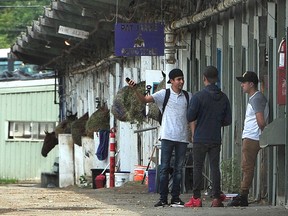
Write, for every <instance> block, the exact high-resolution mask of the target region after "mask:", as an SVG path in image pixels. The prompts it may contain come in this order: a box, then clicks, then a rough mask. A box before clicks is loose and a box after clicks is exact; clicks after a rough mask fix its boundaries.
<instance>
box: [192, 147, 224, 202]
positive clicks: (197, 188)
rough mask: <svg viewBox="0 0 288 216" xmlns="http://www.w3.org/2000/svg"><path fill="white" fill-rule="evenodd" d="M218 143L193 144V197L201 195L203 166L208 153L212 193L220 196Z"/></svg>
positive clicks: (219, 148)
mask: <svg viewBox="0 0 288 216" xmlns="http://www.w3.org/2000/svg"><path fill="white" fill-rule="evenodd" d="M220 150H221V145H220V144H204V143H201V144H194V145H193V195H194V198H200V197H201V189H202V185H203V182H202V181H203V176H202V172H203V166H204V161H205V158H206V153H208V157H209V164H210V171H211V175H212V195H213V197H214V198H219V197H220V192H221V189H220V167H219V160H220Z"/></svg>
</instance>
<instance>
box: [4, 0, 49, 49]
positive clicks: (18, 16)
mask: <svg viewBox="0 0 288 216" xmlns="http://www.w3.org/2000/svg"><path fill="white" fill-rule="evenodd" d="M49 4H50V0H30V1H29V0H20V1H13V0H0V48H8V47H11V45H12V44H13V43H15V41H16V39H17V37H18V36H19V35H20V34H21V32H25V31H26V26H29V25H31V24H32V21H33V20H37V19H38V17H39V16H40V15H42V14H43V13H44V6H45V5H46V6H47V5H49Z"/></svg>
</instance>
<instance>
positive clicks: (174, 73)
mask: <svg viewBox="0 0 288 216" xmlns="http://www.w3.org/2000/svg"><path fill="white" fill-rule="evenodd" d="M180 76H182V77H183V76H184V75H183V72H182V70H180V69H178V68H176V69H173V70H171V71H170V73H169V80H168V82H167V83H171V82H170V79H174V78H176V77H180Z"/></svg>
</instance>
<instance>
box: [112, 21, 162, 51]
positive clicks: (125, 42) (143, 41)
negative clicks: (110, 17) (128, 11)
mask: <svg viewBox="0 0 288 216" xmlns="http://www.w3.org/2000/svg"><path fill="white" fill-rule="evenodd" d="M115 55H116V56H163V55H164V25H163V24H161V23H116V25H115Z"/></svg>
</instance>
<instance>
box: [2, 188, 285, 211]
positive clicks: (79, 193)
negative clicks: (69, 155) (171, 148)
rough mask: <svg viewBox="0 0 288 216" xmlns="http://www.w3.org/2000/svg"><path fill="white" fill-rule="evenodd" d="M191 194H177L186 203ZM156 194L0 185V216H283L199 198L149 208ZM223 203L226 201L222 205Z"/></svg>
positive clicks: (266, 207)
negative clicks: (191, 203) (197, 203)
mask: <svg viewBox="0 0 288 216" xmlns="http://www.w3.org/2000/svg"><path fill="white" fill-rule="evenodd" d="M190 196H191V194H189V193H185V194H183V195H181V198H182V200H183V201H188V200H189V198H190ZM158 198H159V194H156V193H148V188H147V186H146V185H141V184H140V183H138V182H128V183H126V184H125V185H123V186H122V187H116V188H112V189H110V188H102V189H91V188H79V187H76V186H71V187H67V188H41V187H40V184H31V183H30V184H13V185H0V215H21V216H22V215H23V216H27V215H29V216H34V215H37V216H38V215H41V216H42V215H53V216H60V215H61V216H62V215H63V216H66V215H67V216H68V215H69V216H71V215H117V216H121V215H125V216H130V215H133V216H134V215H135V216H137V215H151V216H152V215H153V216H157V215H159V216H160V215H165V216H170V215H171V216H172V215H173V216H174V215H181V216H182V215H197V216H202V215H203V216H204V215H205V216H210V215H211V216H212V215H213V216H217V215H219V216H220V215H227V216H228V215H234V216H236V215H253V216H270V215H273V216H274V215H275V216H278V215H279V216H280V215H281V216H282V215H283V216H284V215H285V216H287V215H288V209H287V208H285V207H284V206H269V205H265V204H261V205H260V204H257V203H253V204H250V205H249V207H245V208H244V207H224V208H211V207H210V204H211V199H210V198H209V197H205V196H204V197H203V207H202V208H172V207H165V208H163V207H158V208H155V207H153V205H154V203H155V202H156V201H157V200H158ZM224 204H225V205H226V204H227V203H226V202H225V203H224Z"/></svg>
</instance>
